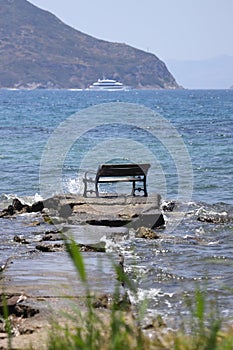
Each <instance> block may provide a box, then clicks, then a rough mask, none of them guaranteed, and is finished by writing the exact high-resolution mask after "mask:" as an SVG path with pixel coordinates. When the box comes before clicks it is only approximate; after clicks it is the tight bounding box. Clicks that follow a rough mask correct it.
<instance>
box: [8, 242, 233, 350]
mask: <svg viewBox="0 0 233 350" xmlns="http://www.w3.org/2000/svg"><path fill="white" fill-rule="evenodd" d="M64 241H65V245H66V249H67V252H68V254H69V255H70V257H71V259H72V261H73V264H74V266H75V268H76V270H77V272H78V275H79V277H80V279H81V281H82V283H83V285H84V286H85V291H86V297H85V304H86V308H85V311H80V310H79V309H77V308H76V309H75V308H73V310H72V312H70V313H67V314H66V315H65V316H66V320H67V322H66V324H65V325H64V323H63V324H62V325H61V324H60V323H59V321H56V322H55V321H54V322H51V329H50V331H49V338H48V344H47V349H48V350H100V349H101V350H123V349H124V350H232V349H233V327H232V328H230V327H229V329H228V330H224V331H223V327H222V320H221V317H220V315H219V313H218V308H217V304H216V302H214V303H212V302H209V301H208V302H207V296H206V292H205V291H204V292H203V291H201V290H200V289H199V288H197V289H196V291H195V297H194V298H193V296H190V297H187V298H186V302H187V309H188V310H189V312H190V317H189V318H188V319H187V320H185V319H184V320H183V325H182V326H181V327H180V329H179V330H177V331H171V330H168V329H167V328H166V325H164V323H163V320H162V318H161V317H159V318H158V320H157V321H158V322H157V323H155V325H154V326H153V328H152V329H151V331H152V332H150V330H147V331H145V330H143V329H142V326H141V325H142V321H143V317H144V314H145V311H146V302H145V303H142V305H141V306H140V307H139V310H136V312H134V313H133V312H132V310H130V309H129V304H128V303H127V301H126V302H125V300H124V298H123V299H122V295H121V293H120V287H121V285H122V284H124V285H125V286H127V288H131V290H132V291H133V292H136V291H135V290H134V286H133V285H132V283H131V281H130V280H129V279H128V277H127V276H126V275H125V274H124V271H123V269H122V268H121V267H120V265H117V266H116V275H117V279H118V281H119V284H118V286H117V287H116V290H115V292H114V295H113V297H112V302H111V306H110V307H109V309H108V310H100V309H96V308H95V307H94V303H93V295H92V294H91V291H90V289H89V284H88V279H87V273H86V269H85V264H84V261H83V258H82V255H81V252H80V251H79V247H78V246H77V244H76V243H75V241H74V240H72V239H68V238H64ZM3 305H4V307H3V313H4V315H3V317H4V322H5V330H6V332H7V334H8V350H11V349H12V332H11V323H10V318H9V316H8V310H7V303H6V300H4V299H3ZM134 311H135V310H134Z"/></svg>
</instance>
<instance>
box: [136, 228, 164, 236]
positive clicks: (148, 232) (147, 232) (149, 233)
mask: <svg viewBox="0 0 233 350" xmlns="http://www.w3.org/2000/svg"><path fill="white" fill-rule="evenodd" d="M135 236H136V237H137V238H146V239H157V238H160V237H159V235H158V234H157V233H156V232H155V231H153V230H152V229H150V228H148V227H143V226H142V227H139V228H138V229H137V231H136V234H135Z"/></svg>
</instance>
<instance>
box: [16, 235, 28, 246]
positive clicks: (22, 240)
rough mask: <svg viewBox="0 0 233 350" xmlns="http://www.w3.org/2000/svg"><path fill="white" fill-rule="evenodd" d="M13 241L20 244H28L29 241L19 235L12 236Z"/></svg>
mask: <svg viewBox="0 0 233 350" xmlns="http://www.w3.org/2000/svg"><path fill="white" fill-rule="evenodd" d="M13 240H14V242H17V243H21V244H29V242H28V241H27V240H26V239H25V238H24V237H20V236H17V235H16V236H14V238H13Z"/></svg>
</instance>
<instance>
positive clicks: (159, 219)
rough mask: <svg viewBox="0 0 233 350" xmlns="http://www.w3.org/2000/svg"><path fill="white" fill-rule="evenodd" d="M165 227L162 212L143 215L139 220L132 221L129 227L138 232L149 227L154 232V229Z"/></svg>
mask: <svg viewBox="0 0 233 350" xmlns="http://www.w3.org/2000/svg"><path fill="white" fill-rule="evenodd" d="M164 225H165V220H164V217H163V214H162V213H161V212H157V213H152V214H147V213H146V214H141V215H139V217H138V218H136V219H135V220H133V221H132V223H131V224H130V225H129V227H130V228H133V229H135V230H137V229H138V228H139V227H142V226H144V227H148V228H151V229H152V230H153V229H154V228H158V227H163V226H164Z"/></svg>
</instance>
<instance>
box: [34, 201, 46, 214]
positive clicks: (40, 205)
mask: <svg viewBox="0 0 233 350" xmlns="http://www.w3.org/2000/svg"><path fill="white" fill-rule="evenodd" d="M43 209H44V204H43V202H42V201H39V202H36V203H33V204H32V206H31V212H33V213H34V212H38V211H40V212H41V211H42V210H43Z"/></svg>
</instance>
